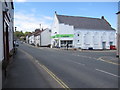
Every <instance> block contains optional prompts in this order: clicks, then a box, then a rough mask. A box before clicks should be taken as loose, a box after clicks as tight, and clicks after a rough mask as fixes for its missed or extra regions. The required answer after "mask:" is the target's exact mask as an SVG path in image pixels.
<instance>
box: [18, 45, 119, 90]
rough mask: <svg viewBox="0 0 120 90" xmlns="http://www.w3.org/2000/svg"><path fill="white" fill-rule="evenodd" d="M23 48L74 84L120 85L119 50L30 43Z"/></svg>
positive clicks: (81, 86) (95, 86) (80, 86)
mask: <svg viewBox="0 0 120 90" xmlns="http://www.w3.org/2000/svg"><path fill="white" fill-rule="evenodd" d="M20 48H21V49H22V50H24V51H25V52H27V53H29V54H30V55H31V56H33V57H34V58H36V59H37V61H38V62H39V63H41V64H42V65H44V66H45V67H47V68H48V69H49V70H50V71H51V72H53V73H54V74H55V75H56V76H57V77H58V78H59V79H60V80H62V81H63V82H64V83H65V84H66V85H67V86H68V87H70V88H118V79H119V78H120V75H119V74H118V66H119V64H118V61H119V60H118V59H117V58H116V51H107V52H106V51H105V52H104V51H100V52H99V51H97V52H89V51H88V52H87V51H72V50H68V51H67V50H60V49H51V48H43V47H40V48H37V47H32V46H30V45H26V44H22V45H20ZM113 59H114V60H113ZM116 60H117V61H116Z"/></svg>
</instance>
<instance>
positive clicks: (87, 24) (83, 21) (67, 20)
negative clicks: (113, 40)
mask: <svg viewBox="0 0 120 90" xmlns="http://www.w3.org/2000/svg"><path fill="white" fill-rule="evenodd" d="M56 16H57V18H58V21H59V23H64V24H68V25H72V26H74V28H77V29H96V30H115V29H113V28H112V27H111V25H110V24H109V23H108V22H107V21H106V20H105V19H104V18H103V19H100V18H89V17H78V16H66V15H57V14H56Z"/></svg>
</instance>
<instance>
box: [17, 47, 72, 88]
mask: <svg viewBox="0 0 120 90" xmlns="http://www.w3.org/2000/svg"><path fill="white" fill-rule="evenodd" d="M19 50H20V51H22V52H23V53H25V54H26V55H28V56H29V57H30V58H31V59H34V60H33V61H34V62H36V64H38V65H39V66H40V67H42V68H43V69H44V70H45V71H46V72H47V73H48V74H49V75H50V76H51V77H52V78H53V79H54V80H55V81H56V82H57V83H58V84H59V85H60V86H61V87H62V88H64V89H65V90H71V89H70V88H69V87H68V86H67V85H66V84H65V83H64V82H63V81H62V80H61V79H59V78H58V77H57V76H56V75H55V74H54V73H53V72H52V71H50V70H49V69H48V68H47V67H45V66H44V65H42V64H41V63H40V62H39V61H38V60H36V59H35V58H34V57H33V56H32V55H30V54H29V53H27V52H26V51H24V50H22V49H19Z"/></svg>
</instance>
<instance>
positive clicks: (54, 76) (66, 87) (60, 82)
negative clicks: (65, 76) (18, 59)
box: [39, 63, 70, 90]
mask: <svg viewBox="0 0 120 90" xmlns="http://www.w3.org/2000/svg"><path fill="white" fill-rule="evenodd" d="M39 65H40V66H41V67H42V68H43V69H44V70H45V71H46V72H48V74H49V75H50V76H51V77H52V78H54V79H55V80H56V81H57V82H58V83H59V84H60V85H61V87H63V88H65V89H66V90H70V88H69V87H68V86H67V85H66V84H65V83H64V82H63V81H62V80H61V79H59V78H58V77H57V76H56V75H55V74H54V73H53V72H51V71H50V70H49V69H48V68H47V67H45V66H44V65H41V64H40V63H39Z"/></svg>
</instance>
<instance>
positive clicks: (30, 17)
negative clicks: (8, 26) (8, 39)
mask: <svg viewBox="0 0 120 90" xmlns="http://www.w3.org/2000/svg"><path fill="white" fill-rule="evenodd" d="M48 20H51V22H52V19H51V17H49V16H44V18H43V17H36V16H35V15H34V14H26V13H23V12H16V13H15V22H14V23H15V27H17V30H18V31H21V30H22V31H23V32H25V31H30V32H32V31H34V30H35V29H36V28H40V24H41V26H42V28H51V23H49V21H48Z"/></svg>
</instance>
